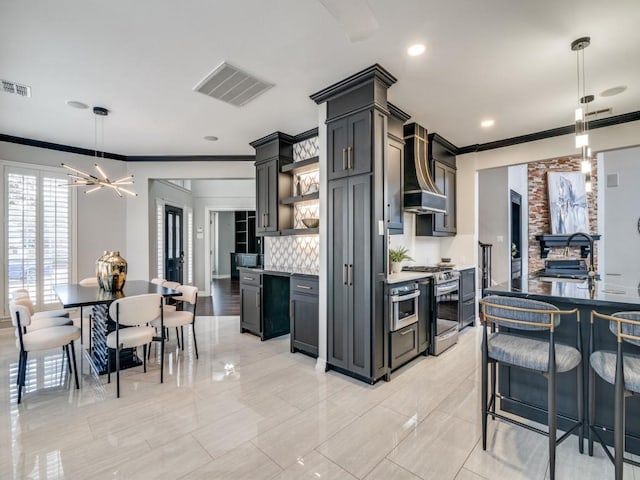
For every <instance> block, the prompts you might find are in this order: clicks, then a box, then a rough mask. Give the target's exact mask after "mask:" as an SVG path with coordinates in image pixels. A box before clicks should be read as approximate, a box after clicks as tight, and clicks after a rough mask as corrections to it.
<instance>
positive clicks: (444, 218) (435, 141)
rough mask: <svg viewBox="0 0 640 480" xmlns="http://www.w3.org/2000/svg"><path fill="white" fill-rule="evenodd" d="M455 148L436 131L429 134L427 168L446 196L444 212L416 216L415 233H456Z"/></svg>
mask: <svg viewBox="0 0 640 480" xmlns="http://www.w3.org/2000/svg"><path fill="white" fill-rule="evenodd" d="M455 151H456V148H455V146H454V145H453V144H451V143H450V142H448V141H447V140H445V139H444V138H442V137H441V136H439V135H438V134H437V133H432V134H430V135H429V157H428V160H429V168H430V170H431V174H432V175H433V179H434V182H435V184H436V186H437V187H438V189H439V190H440V191H441V192H442V193H443V194H444V195H445V196H446V213H434V214H429V215H417V216H416V235H417V236H428V237H449V236H454V235H455V234H456V154H455Z"/></svg>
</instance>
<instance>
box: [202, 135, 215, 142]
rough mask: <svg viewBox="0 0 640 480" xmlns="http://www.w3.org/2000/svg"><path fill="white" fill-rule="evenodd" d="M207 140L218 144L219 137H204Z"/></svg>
mask: <svg viewBox="0 0 640 480" xmlns="http://www.w3.org/2000/svg"><path fill="white" fill-rule="evenodd" d="M203 138H204V139H205V140H209V141H210V142H217V141H218V137H216V136H215V135H207V136H206V137H203Z"/></svg>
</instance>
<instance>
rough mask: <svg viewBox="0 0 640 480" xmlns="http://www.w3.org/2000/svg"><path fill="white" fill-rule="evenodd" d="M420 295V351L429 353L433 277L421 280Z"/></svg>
mask: <svg viewBox="0 0 640 480" xmlns="http://www.w3.org/2000/svg"><path fill="white" fill-rule="evenodd" d="M419 284H420V297H418V353H424V354H425V355H428V354H429V342H430V340H431V339H430V332H431V322H432V321H433V304H432V300H431V295H432V292H433V289H432V285H431V279H428V278H427V279H423V280H420V281H419Z"/></svg>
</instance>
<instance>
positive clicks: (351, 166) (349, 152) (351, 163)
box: [347, 145, 353, 170]
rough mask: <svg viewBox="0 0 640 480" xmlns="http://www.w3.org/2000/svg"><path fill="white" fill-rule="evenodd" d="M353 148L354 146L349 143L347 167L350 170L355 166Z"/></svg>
mask: <svg viewBox="0 0 640 480" xmlns="http://www.w3.org/2000/svg"><path fill="white" fill-rule="evenodd" d="M352 150H353V148H352V147H351V145H349V146H348V147H347V168H348V169H349V170H351V169H352V168H353V162H352V161H351V160H352V156H351V151H352Z"/></svg>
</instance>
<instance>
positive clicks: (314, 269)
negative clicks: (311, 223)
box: [264, 235, 320, 275]
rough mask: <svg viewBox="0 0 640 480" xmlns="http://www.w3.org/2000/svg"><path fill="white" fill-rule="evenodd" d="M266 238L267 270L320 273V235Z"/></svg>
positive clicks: (265, 259) (265, 262)
mask: <svg viewBox="0 0 640 480" xmlns="http://www.w3.org/2000/svg"><path fill="white" fill-rule="evenodd" d="M264 240H265V243H264V264H265V269H266V270H283V271H288V272H291V273H308V274H310V275H317V274H318V271H319V269H320V237H319V236H318V235H309V236H306V235H295V236H290V237H264Z"/></svg>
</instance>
